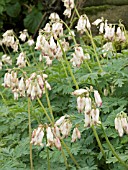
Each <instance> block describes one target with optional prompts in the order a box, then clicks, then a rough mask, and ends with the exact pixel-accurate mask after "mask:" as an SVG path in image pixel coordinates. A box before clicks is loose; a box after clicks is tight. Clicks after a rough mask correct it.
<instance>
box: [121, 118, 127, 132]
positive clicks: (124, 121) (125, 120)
mask: <svg viewBox="0 0 128 170" xmlns="http://www.w3.org/2000/svg"><path fill="white" fill-rule="evenodd" d="M121 123H122V127H123V129H124V131H125V132H126V134H128V122H127V117H122V118H121Z"/></svg>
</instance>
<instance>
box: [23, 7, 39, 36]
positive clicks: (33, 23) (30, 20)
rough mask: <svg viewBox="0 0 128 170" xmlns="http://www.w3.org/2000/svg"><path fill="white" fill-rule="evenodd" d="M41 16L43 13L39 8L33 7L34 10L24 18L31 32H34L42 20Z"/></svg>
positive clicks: (25, 24)
mask: <svg viewBox="0 0 128 170" xmlns="http://www.w3.org/2000/svg"><path fill="white" fill-rule="evenodd" d="M41 18H42V13H41V12H40V11H39V10H38V9H36V8H33V10H32V11H31V12H30V13H29V14H28V15H27V16H26V18H25V19H24V26H25V27H26V28H27V29H28V30H29V31H30V32H31V33H34V32H35V30H36V29H37V27H38V25H39V23H40V21H41Z"/></svg>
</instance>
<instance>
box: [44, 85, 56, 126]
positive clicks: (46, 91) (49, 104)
mask: <svg viewBox="0 0 128 170" xmlns="http://www.w3.org/2000/svg"><path fill="white" fill-rule="evenodd" d="M45 94H46V99H47V103H48V107H49V111H50V114H51V117H52V122H53V123H54V122H55V120H54V116H53V111H52V107H51V103H50V100H49V96H48V90H47V88H46V85H45Z"/></svg>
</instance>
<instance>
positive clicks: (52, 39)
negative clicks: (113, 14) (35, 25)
mask: <svg viewBox="0 0 128 170" xmlns="http://www.w3.org/2000/svg"><path fill="white" fill-rule="evenodd" d="M63 2H64V6H65V11H64V15H65V16H67V18H68V19H69V20H70V18H71V17H72V15H71V13H72V12H73V13H74V14H75V13H76V15H77V18H78V19H77V23H76V26H73V28H72V24H70V25H68V24H67V23H66V22H64V21H63V20H61V18H60V17H59V15H58V14H57V13H51V14H50V16H49V22H48V23H47V24H46V25H45V27H44V28H42V29H40V30H39V35H38V36H37V39H36V41H34V40H33V39H32V38H31V36H29V34H28V32H27V30H23V31H21V32H20V33H19V36H17V35H16V34H15V33H14V31H13V30H7V31H6V32H5V33H4V34H3V35H2V38H1V41H0V44H1V48H2V50H3V51H2V52H1V53H0V57H1V59H0V69H1V72H0V75H1V79H0V88H1V91H0V97H1V98H0V100H1V102H0V107H1V109H0V116H1V119H0V127H1V128H0V135H1V142H0V162H1V168H0V169H1V170H11V169H12V170H24V169H26V170H27V169H28V170H29V169H31V170H34V169H35V170H42V169H43V170H45V169H48V170H50V169H51V170H53V169H59V170H61V169H62V170H65V169H71V170H75V169H80V170H88V169H90V170H102V169H106V170H120V169H122V170H127V169H128V145H127V143H128V117H127V111H128V110H127V105H128V101H127V98H128V93H127V85H128V80H127V79H128V74H127V73H128V71H127V70H128V59H127V56H128V50H127V47H128V37H127V32H126V30H125V27H124V25H123V24H122V23H121V22H120V21H119V23H116V24H111V23H109V21H107V20H106V19H104V18H100V19H97V20H96V21H94V22H93V23H90V22H89V18H88V17H87V15H86V14H83V15H79V13H78V11H77V9H76V7H75V4H74V1H71V0H70V1H68V0H63ZM71 21H72V22H74V21H73V18H71ZM68 23H70V22H69V21H68ZM92 25H94V26H95V27H96V29H98V30H99V35H98V36H95V37H93V36H92V32H91V26H92ZM13 96H14V98H13Z"/></svg>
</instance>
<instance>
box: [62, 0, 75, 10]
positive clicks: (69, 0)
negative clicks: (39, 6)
mask: <svg viewBox="0 0 128 170" xmlns="http://www.w3.org/2000/svg"><path fill="white" fill-rule="evenodd" d="M62 2H64V6H65V7H66V8H71V9H73V8H74V0H62Z"/></svg>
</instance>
